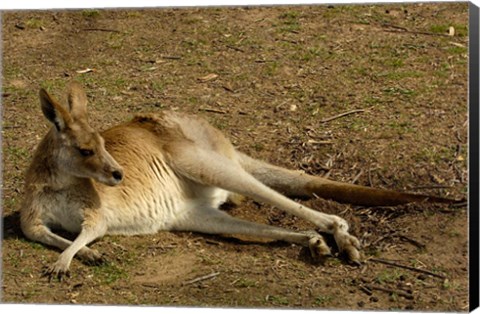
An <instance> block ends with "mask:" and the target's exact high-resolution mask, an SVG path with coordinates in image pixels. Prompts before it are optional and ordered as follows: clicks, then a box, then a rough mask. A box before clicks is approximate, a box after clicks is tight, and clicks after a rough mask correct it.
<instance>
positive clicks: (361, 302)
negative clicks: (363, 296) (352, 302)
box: [357, 301, 365, 307]
mask: <svg viewBox="0 0 480 314" xmlns="http://www.w3.org/2000/svg"><path fill="white" fill-rule="evenodd" d="M357 305H358V306H359V307H364V306H365V302H363V301H358V303H357Z"/></svg>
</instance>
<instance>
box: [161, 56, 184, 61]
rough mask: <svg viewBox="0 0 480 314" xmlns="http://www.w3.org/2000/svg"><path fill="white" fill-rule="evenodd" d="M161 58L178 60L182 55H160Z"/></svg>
mask: <svg viewBox="0 0 480 314" xmlns="http://www.w3.org/2000/svg"><path fill="white" fill-rule="evenodd" d="M162 59H169V60H180V59H182V57H180V56H162Z"/></svg>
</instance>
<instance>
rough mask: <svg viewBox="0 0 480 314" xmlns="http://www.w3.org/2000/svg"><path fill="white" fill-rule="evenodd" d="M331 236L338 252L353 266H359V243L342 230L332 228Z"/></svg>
mask: <svg viewBox="0 0 480 314" xmlns="http://www.w3.org/2000/svg"><path fill="white" fill-rule="evenodd" d="M333 236H334V238H335V242H336V243H337V245H338V249H339V250H340V252H344V253H345V254H346V255H347V257H348V259H349V260H350V261H351V262H353V263H354V264H357V265H360V264H361V263H360V252H359V251H358V250H359V249H360V241H358V239H357V238H356V237H354V236H352V235H351V234H349V233H348V232H347V231H345V230H344V229H343V228H341V227H339V226H334V231H333Z"/></svg>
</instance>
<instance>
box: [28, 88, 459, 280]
mask: <svg viewBox="0 0 480 314" xmlns="http://www.w3.org/2000/svg"><path fill="white" fill-rule="evenodd" d="M39 96H40V103H41V109H42V112H43V115H44V116H45V117H46V118H47V119H48V120H49V121H50V122H51V124H52V127H51V129H50V130H49V131H48V133H47V134H46V135H45V137H44V138H43V140H42V141H41V142H40V144H39V145H38V148H37V150H36V152H35V154H34V156H33V160H32V163H31V165H30V167H29V168H28V170H27V172H26V177H25V189H24V193H25V194H24V195H25V197H24V200H23V204H22V207H21V215H20V220H21V228H22V231H23V233H24V234H25V236H26V237H27V238H29V239H31V240H33V241H37V242H41V243H43V244H46V245H49V246H53V247H57V248H59V249H60V250H62V251H63V252H62V253H61V254H60V256H59V258H58V260H57V261H56V262H55V263H54V264H53V265H51V266H50V267H47V268H46V270H45V275H47V276H49V277H50V278H53V277H56V278H58V279H60V280H61V278H62V277H63V276H65V275H68V274H69V267H70V263H71V261H72V259H73V257H74V256H75V255H77V256H78V257H80V258H81V259H83V260H85V261H86V262H92V263H96V262H99V261H101V260H102V255H101V254H100V253H99V252H98V251H96V250H94V249H90V248H89V247H88V246H87V245H88V244H89V243H91V242H92V241H94V240H96V239H98V238H101V237H103V236H104V235H107V234H123V235H134V234H151V233H156V232H159V231H193V232H200V233H206V234H243V235H253V236H256V237H263V238H269V239H274V240H282V241H286V242H290V243H296V244H299V245H302V246H304V247H307V248H309V250H310V252H311V254H312V257H314V258H323V257H326V256H329V255H330V254H331V253H330V252H331V251H330V248H329V247H328V246H327V244H326V242H325V240H324V238H323V237H322V235H320V234H319V233H317V232H316V231H304V232H296V231H290V230H287V229H283V228H279V227H275V226H269V225H263V224H258V223H254V222H249V221H245V220H242V219H238V218H235V217H233V216H231V215H228V214H227V213H225V212H224V211H221V210H219V206H220V205H221V204H222V203H224V202H226V201H227V200H228V199H229V198H232V197H233V196H234V195H243V196H246V197H250V198H253V199H254V200H256V201H259V202H266V203H270V204H272V205H274V206H276V207H278V208H279V209H281V210H284V211H286V212H288V213H291V214H293V215H297V216H298V217H301V218H303V219H306V220H308V221H310V222H312V223H313V224H315V226H316V227H317V228H318V231H319V232H323V233H326V234H332V235H333V238H334V239H335V242H336V245H337V246H338V248H339V250H340V251H341V252H345V254H346V256H347V257H348V259H349V260H350V261H352V262H354V263H360V259H361V257H360V252H359V250H360V242H359V240H358V239H357V238H356V237H355V236H353V235H351V234H349V232H348V230H349V225H348V223H347V222H346V221H345V220H344V219H342V218H340V217H338V216H336V215H328V214H325V213H321V212H318V211H315V210H312V209H310V208H308V207H306V206H304V205H301V204H300V203H297V202H295V201H293V200H291V199H290V198H288V197H287V196H285V195H289V196H302V197H312V196H314V195H315V196H319V197H324V198H331V199H334V200H337V201H341V202H350V203H354V204H363V205H397V204H403V203H408V202H414V201H425V200H428V201H434V202H445V203H450V202H453V201H452V200H448V199H443V198H437V197H430V196H426V195H416V194H407V193H400V192H395V191H388V190H381V189H374V188H368V187H362V186H357V185H353V184H346V183H339V182H334V181H331V180H327V179H323V178H319V177H315V176H311V175H308V174H305V173H303V172H300V171H293V170H287V169H283V168H280V167H277V166H274V165H270V164H268V163H266V162H263V161H259V160H256V159H254V158H251V157H249V156H247V155H246V154H243V153H241V152H239V151H238V150H236V149H235V148H234V147H233V145H232V144H231V142H230V141H229V140H228V139H227V138H226V137H225V136H224V135H223V134H222V133H221V132H220V131H219V130H218V129H216V128H214V127H213V126H211V125H210V124H209V123H208V122H206V121H205V120H203V119H201V118H198V117H195V116H193V115H187V114H180V113H177V112H169V111H165V112H161V113H158V114H141V115H137V116H136V117H135V118H133V120H131V121H129V122H126V123H123V124H120V125H117V126H114V127H112V128H110V129H108V130H106V131H103V132H101V133H99V132H97V131H96V130H94V129H93V128H92V127H91V126H90V125H89V123H88V119H87V96H86V94H85V92H84V90H83V88H82V87H81V85H80V84H79V83H77V82H71V83H70V84H69V85H68V88H67V105H66V106H63V105H61V104H60V103H59V102H57V101H56V100H55V99H54V98H53V97H52V96H51V95H49V93H48V92H47V91H46V90H44V89H41V90H40V93H39ZM56 227H57V228H58V227H59V228H62V229H64V230H66V231H69V232H72V233H76V234H78V236H77V237H76V238H75V240H74V241H73V242H72V241H69V240H67V239H65V238H63V237H61V236H59V235H57V234H55V233H53V232H52V228H56Z"/></svg>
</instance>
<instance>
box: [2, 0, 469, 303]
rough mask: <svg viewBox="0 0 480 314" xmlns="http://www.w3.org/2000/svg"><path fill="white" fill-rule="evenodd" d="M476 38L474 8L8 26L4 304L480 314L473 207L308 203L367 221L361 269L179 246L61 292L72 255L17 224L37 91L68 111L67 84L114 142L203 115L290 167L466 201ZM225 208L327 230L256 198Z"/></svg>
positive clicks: (262, 10)
mask: <svg viewBox="0 0 480 314" xmlns="http://www.w3.org/2000/svg"><path fill="white" fill-rule="evenodd" d="M467 25H468V3H440V4H430V3H428V4H427V3H425V4H408V5H407V4H387V5H369V6H366V5H358V6H357V5H350V6H347V5H335V6H327V5H318V6H308V7H307V6H291V7H283V6H282V7H239V8H200V9H197V8H189V9H171V8H169V9H155V10H153V9H148V10H110V11H104V10H79V11H57V12H52V11H48V12H42V11H25V12H4V13H3V16H2V30H3V59H2V62H3V83H2V84H3V90H2V103H3V127H2V136H3V146H2V150H3V184H2V192H3V199H2V201H3V206H2V209H3V242H2V262H3V265H2V266H3V269H2V274H3V278H2V279H3V281H2V301H3V302H7V303H10V302H16V303H66V304H69V303H77V304H130V305H131V304H133V305H135V304H148V305H165V306H180V305H181V306H209V307H258V308H263V307H269V308H270V307H275V308H316V309H365V310H376V309H384V310H389V309H397V310H405V309H406V310H435V311H466V310H467V309H468V271H467V258H468V252H467V241H468V238H467V213H466V206H456V207H455V206H447V205H435V204H423V203H422V204H410V205H405V206H397V207H376V208H371V207H358V206H351V205H348V204H339V203H336V202H333V201H329V200H323V199H313V200H299V201H300V202H302V203H303V204H306V205H308V206H311V207H312V208H314V209H317V210H321V211H324V212H327V213H335V214H338V215H340V216H342V217H344V218H346V219H347V220H348V221H349V222H350V223H351V225H352V231H353V233H354V234H355V235H356V236H358V237H359V238H360V239H361V241H362V244H363V254H364V255H365V259H366V261H365V263H363V265H362V266H360V267H356V266H352V265H349V264H348V263H347V262H346V261H345V260H344V258H343V257H342V256H341V255H338V254H337V256H335V257H334V258H331V259H329V260H328V261H326V262H325V263H323V264H317V263H315V262H313V261H312V260H311V259H310V258H309V255H308V252H306V251H305V250H303V249H302V248H300V247H298V246H295V245H290V244H285V243H280V242H265V243H262V242H255V241H247V240H245V239H244V240H240V239H233V238H224V237H220V236H205V235H201V234H196V233H169V232H164V233H159V234H155V235H150V236H133V237H116V236H115V237H114V236H108V237H105V238H103V239H100V240H99V241H97V242H96V243H94V244H93V245H92V246H93V247H95V248H96V249H97V250H99V251H101V252H103V253H105V254H106V257H107V260H108V261H107V262H106V263H105V264H103V265H100V266H89V265H85V264H83V263H82V262H81V261H79V260H77V259H75V260H74V261H73V263H72V265H71V271H72V276H71V277H70V278H68V279H67V280H66V281H64V282H56V281H51V282H49V281H48V279H47V278H42V277H41V271H42V268H43V267H45V266H47V265H50V264H51V263H53V262H54V261H55V260H56V258H57V256H58V254H59V251H58V250H56V249H52V248H49V247H45V246H43V245H40V244H37V243H32V242H31V241H28V240H27V239H26V238H25V237H24V236H23V235H22V233H21V230H20V228H19V215H18V212H19V206H20V205H19V204H20V201H21V199H22V194H21V191H22V182H23V174H24V171H25V169H26V167H27V166H28V163H29V161H30V159H31V156H32V152H33V150H34V149H35V146H36V145H37V144H38V142H39V140H40V138H41V137H42V136H43V135H44V134H45V133H46V131H47V129H48V128H49V125H48V123H47V122H46V120H45V119H44V118H43V117H42V115H41V111H40V107H39V101H38V98H37V97H38V96H37V95H38V89H39V87H40V86H42V87H45V88H47V89H48V90H49V91H51V92H52V93H53V94H55V95H58V96H60V95H61V93H62V91H63V87H64V86H65V84H66V83H67V82H68V81H69V80H71V79H76V80H79V81H80V82H82V83H83V84H84V85H85V88H86V90H87V93H88V96H89V102H90V105H89V106H90V107H89V108H90V121H91V124H92V125H93V126H94V127H96V128H99V129H105V128H108V127H109V126H112V125H114V124H115V123H117V122H120V121H124V120H126V119H129V118H131V117H132V116H133V115H134V114H135V113H139V112H152V111H153V112H155V111H160V110H162V109H164V108H168V109H173V110H179V111H185V112H190V113H197V114H200V115H202V116H204V117H206V118H207V119H208V120H209V121H210V122H211V123H212V124H213V125H215V126H216V127H218V128H220V129H221V130H222V131H223V132H225V133H226V134H227V135H228V137H229V138H230V139H231V140H232V142H233V143H234V144H235V145H236V146H237V147H238V148H239V149H240V150H242V151H244V152H246V153H248V154H250V155H252V156H254V157H257V158H262V159H265V160H267V161H269V162H272V163H275V164H279V165H282V166H286V167H289V168H296V169H303V170H304V171H306V172H308V173H311V174H315V175H319V176H328V177H329V178H332V179H335V180H339V181H344V182H356V183H357V184H362V185H368V186H375V187H381V188H388V189H396V190H400V191H413V192H421V193H428V194H431V195H440V196H444V197H452V198H463V197H465V195H466V190H467V186H468V182H467V158H468V156H467V127H468V122H467V121H468V118H467V64H468V59H467V51H468V36H467V35H468V29H467ZM451 27H452V28H451ZM449 30H450V34H449ZM452 30H454V33H452ZM86 69H92V71H85V70H86ZM82 70H84V71H82ZM77 71H79V72H80V73H79V72H77ZM351 110H360V111H355V112H353V113H351V114H349V115H344V116H341V117H337V118H335V119H331V120H329V119H328V118H331V117H335V116H337V115H339V114H342V113H345V112H349V111H351ZM225 210H227V211H229V212H230V213H231V214H232V215H235V216H239V217H243V218H246V219H249V220H251V221H257V222H261V223H266V224H272V225H277V226H283V227H286V228H291V229H295V230H304V229H310V228H312V225H310V224H309V223H307V222H305V221H302V220H301V219H298V218H296V217H293V216H291V215H288V214H284V213H282V212H279V211H278V210H277V209H275V208H272V207H271V206H268V205H265V204H259V203H256V202H253V201H250V200H247V201H246V202H245V203H244V204H242V205H240V206H238V207H229V208H225ZM70 236H71V235H70ZM379 260H388V261H392V262H394V263H396V264H399V265H404V266H410V267H412V268H411V269H406V268H402V267H399V266H393V265H387V264H383V263H380V262H379ZM421 271H429V272H432V273H434V274H436V275H437V276H432V275H429V274H426V273H423V272H421ZM204 276H206V277H204Z"/></svg>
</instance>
